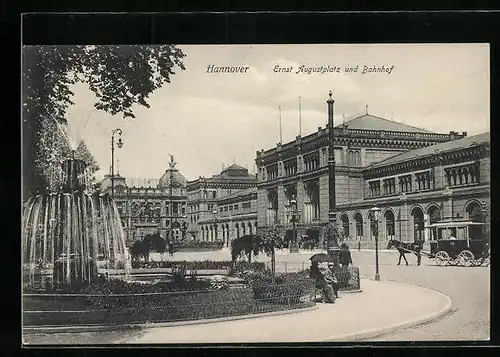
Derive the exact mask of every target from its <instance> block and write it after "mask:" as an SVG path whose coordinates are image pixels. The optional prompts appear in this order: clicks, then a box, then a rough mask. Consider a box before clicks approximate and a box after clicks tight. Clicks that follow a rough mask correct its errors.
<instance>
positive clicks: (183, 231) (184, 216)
mask: <svg viewBox="0 0 500 357" xmlns="http://www.w3.org/2000/svg"><path fill="white" fill-rule="evenodd" d="M182 218H183V222H182V228H181V230H182V240H185V239H186V231H187V223H186V218H187V216H186V215H183V216H182Z"/></svg>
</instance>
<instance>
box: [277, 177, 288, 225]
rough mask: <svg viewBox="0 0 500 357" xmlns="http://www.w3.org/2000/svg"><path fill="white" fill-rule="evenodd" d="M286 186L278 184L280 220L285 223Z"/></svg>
mask: <svg viewBox="0 0 500 357" xmlns="http://www.w3.org/2000/svg"><path fill="white" fill-rule="evenodd" d="M285 201H286V197H285V188H284V187H283V185H279V186H278V222H279V223H281V224H283V223H285V221H286V217H285Z"/></svg>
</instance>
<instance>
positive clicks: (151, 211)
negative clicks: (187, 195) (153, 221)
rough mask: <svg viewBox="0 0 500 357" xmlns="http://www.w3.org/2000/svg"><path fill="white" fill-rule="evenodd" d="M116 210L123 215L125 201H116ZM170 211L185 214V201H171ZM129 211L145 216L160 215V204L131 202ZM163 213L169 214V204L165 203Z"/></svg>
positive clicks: (125, 209) (125, 210)
mask: <svg viewBox="0 0 500 357" xmlns="http://www.w3.org/2000/svg"><path fill="white" fill-rule="evenodd" d="M116 205H117V207H118V212H119V213H120V215H124V214H126V213H127V205H126V203H125V202H123V201H121V202H117V203H116ZM172 207H173V209H172V213H173V214H185V213H186V207H185V203H180V204H179V203H178V202H173V204H172ZM130 213H131V214H132V215H133V216H135V215H146V216H151V215H154V216H160V215H161V204H160V203H159V202H157V203H155V204H144V203H139V202H133V203H132V205H131V207H130ZM165 214H167V215H168V214H170V205H169V203H166V204H165Z"/></svg>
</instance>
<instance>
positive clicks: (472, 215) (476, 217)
mask: <svg viewBox="0 0 500 357" xmlns="http://www.w3.org/2000/svg"><path fill="white" fill-rule="evenodd" d="M465 210H466V212H467V218H468V219H470V220H471V221H472V222H475V223H485V222H486V219H485V216H484V213H483V211H482V209H481V205H480V204H479V203H477V202H476V201H472V202H470V203H469V204H468V205H467V207H466V208H465ZM483 229H484V228H483V226H469V238H470V239H481V238H482V236H483Z"/></svg>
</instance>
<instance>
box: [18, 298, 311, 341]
mask: <svg viewBox="0 0 500 357" xmlns="http://www.w3.org/2000/svg"><path fill="white" fill-rule="evenodd" d="M317 309H318V305H317V304H315V305H313V306H309V307H304V308H301V309H292V310H282V311H272V312H264V313H259V314H249V315H238V316H228V317H219V318H214V319H203V320H189V321H177V322H151V323H136V324H123V325H83V326H39V327H23V328H22V332H23V333H26V334H37V333H67V332H69V333H72V332H93V331H122V330H123V331H125V330H137V331H140V330H142V329H151V328H160V327H177V326H189V325H204V324H209V323H214V322H228V321H235V320H248V319H256V318H260V317H269V316H278V315H288V314H298V313H301V312H307V311H313V310H317Z"/></svg>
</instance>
